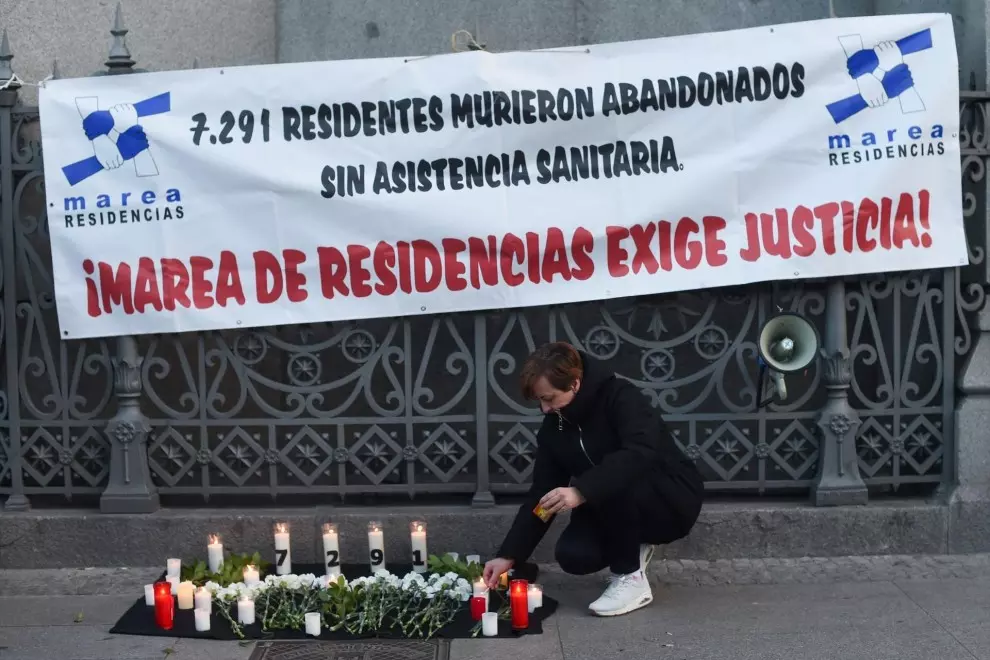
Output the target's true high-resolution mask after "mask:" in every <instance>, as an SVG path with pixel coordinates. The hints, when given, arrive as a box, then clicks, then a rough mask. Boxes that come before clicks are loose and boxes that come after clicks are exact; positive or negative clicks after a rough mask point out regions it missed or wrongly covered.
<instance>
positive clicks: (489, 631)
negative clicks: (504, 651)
mask: <svg viewBox="0 0 990 660" xmlns="http://www.w3.org/2000/svg"><path fill="white" fill-rule="evenodd" d="M481 634H483V635H484V636H485V637H496V636H498V612H485V613H484V614H482V615H481Z"/></svg>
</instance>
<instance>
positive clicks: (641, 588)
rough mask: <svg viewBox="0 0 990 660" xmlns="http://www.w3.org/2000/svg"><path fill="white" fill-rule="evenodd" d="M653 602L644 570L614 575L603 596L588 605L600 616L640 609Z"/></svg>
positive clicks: (617, 614) (651, 591)
mask: <svg viewBox="0 0 990 660" xmlns="http://www.w3.org/2000/svg"><path fill="white" fill-rule="evenodd" d="M652 602H653V590H652V589H650V581H649V580H647V579H646V575H645V574H644V573H643V572H642V571H636V572H635V573H630V574H629V575H613V576H611V577H610V578H609V583H608V586H607V587H606V588H605V593H603V594H602V595H601V598H599V599H598V600H596V601H595V602H593V603H592V604H591V605H589V606H588V609H589V610H591V612H592V613H593V614H596V615H598V616H619V615H620V614H628V613H629V612H632V611H633V610H638V609H639V608H641V607H645V606H647V605H649V604H650V603H652Z"/></svg>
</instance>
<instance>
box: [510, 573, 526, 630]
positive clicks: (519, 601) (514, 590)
mask: <svg viewBox="0 0 990 660" xmlns="http://www.w3.org/2000/svg"><path fill="white" fill-rule="evenodd" d="M509 610H510V612H511V613H512V629H513V630H525V629H526V628H529V583H528V582H526V580H513V581H512V582H510V583H509Z"/></svg>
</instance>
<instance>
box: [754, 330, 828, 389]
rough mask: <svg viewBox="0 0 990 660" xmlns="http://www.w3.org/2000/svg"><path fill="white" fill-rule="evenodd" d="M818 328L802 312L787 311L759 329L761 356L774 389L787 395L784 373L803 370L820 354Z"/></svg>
mask: <svg viewBox="0 0 990 660" xmlns="http://www.w3.org/2000/svg"><path fill="white" fill-rule="evenodd" d="M820 346H821V341H820V340H819V337H818V330H816V329H815V326H813V325H812V324H811V322H810V321H809V320H808V319H806V318H805V317H803V316H801V315H800V314H793V313H791V312H784V313H782V314H777V315H776V316H774V317H772V318H770V319H769V320H767V322H766V323H765V324H763V329H762V330H761V331H760V345H759V349H760V358H762V360H763V362H764V363H765V364H766V365H767V368H768V369H769V370H770V378H772V379H773V384H774V389H776V390H777V395H778V396H779V397H780V398H781V399H786V398H787V387H786V385H785V384H784V374H788V373H794V372H795V371H801V370H802V369H804V368H806V367H807V366H808V365H809V364H811V363H812V362H813V361H814V360H815V358H816V357H817V356H818V349H819V347H820Z"/></svg>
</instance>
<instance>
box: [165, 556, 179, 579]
mask: <svg viewBox="0 0 990 660" xmlns="http://www.w3.org/2000/svg"><path fill="white" fill-rule="evenodd" d="M165 568H166V569H167V571H168V572H166V573H165V575H166V577H173V576H174V577H179V570H180V569H181V568H182V560H181V559H174V558H173V559H166V560H165Z"/></svg>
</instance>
